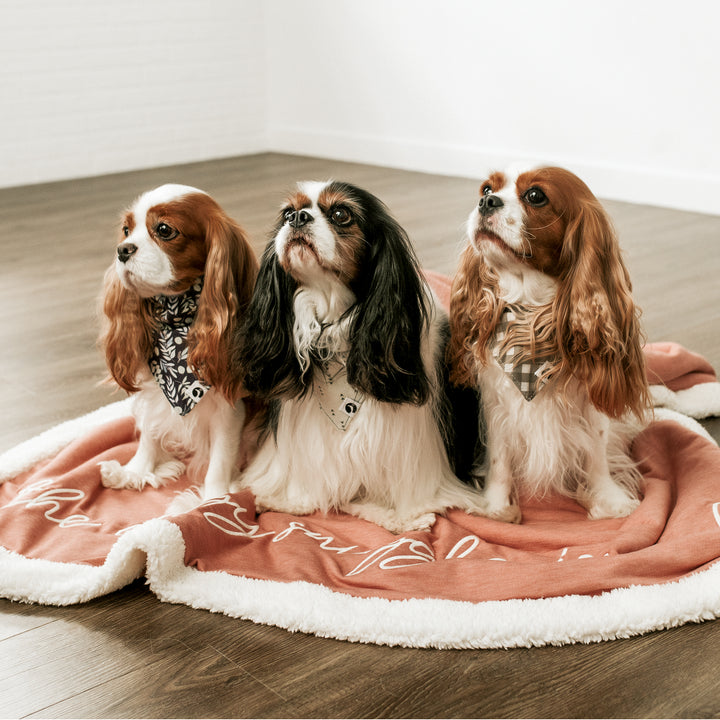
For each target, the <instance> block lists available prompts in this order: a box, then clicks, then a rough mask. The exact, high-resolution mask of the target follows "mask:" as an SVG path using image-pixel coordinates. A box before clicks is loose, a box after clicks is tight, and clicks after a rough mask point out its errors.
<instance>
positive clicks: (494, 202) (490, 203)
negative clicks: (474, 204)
mask: <svg viewBox="0 0 720 720" xmlns="http://www.w3.org/2000/svg"><path fill="white" fill-rule="evenodd" d="M503 205H505V203H504V202H503V201H502V198H501V197H498V196H497V195H483V196H482V197H481V198H480V202H479V203H478V210H479V211H480V214H481V215H492V213H494V212H495V211H496V210H497V209H498V208H501V207H502V206H503Z"/></svg>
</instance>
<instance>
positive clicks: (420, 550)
mask: <svg viewBox="0 0 720 720" xmlns="http://www.w3.org/2000/svg"><path fill="white" fill-rule="evenodd" d="M428 277H429V278H430V281H431V284H432V285H433V287H434V288H435V289H436V291H437V292H438V295H439V297H440V298H441V299H442V300H445V301H446V300H447V294H446V293H447V291H448V289H449V285H448V282H447V280H446V279H445V278H442V277H441V276H434V275H432V274H428ZM646 355H647V361H648V368H649V373H650V376H651V378H652V379H653V381H654V382H663V383H667V384H668V385H669V386H671V389H673V388H674V389H678V390H684V389H685V388H687V387H691V386H695V385H697V384H698V382H704V383H707V388H708V390H709V389H710V388H711V387H712V388H715V387H716V386H717V381H716V378H715V375H714V372H713V371H712V368H711V367H710V366H709V365H708V364H707V362H706V361H705V360H704V359H703V358H701V357H700V356H697V355H695V354H693V353H690V352H688V351H687V350H684V349H683V348H680V347H679V346H677V345H671V344H662V345H651V346H648V347H647V348H646ZM117 405H118V407H117V410H113V412H111V413H110V415H111V418H110V420H109V421H107V422H100V421H99V420H97V419H95V418H93V417H90V416H89V417H88V419H87V421H86V422H83V423H80V425H79V426H78V427H79V429H78V431H77V438H76V439H74V440H72V442H70V443H69V444H67V445H66V446H65V447H64V448H63V449H61V450H60V451H58V452H55V451H53V452H52V453H50V454H49V450H48V447H52V442H57V440H53V439H52V438H50V439H47V438H46V439H43V436H40V438H38V439H36V440H35V441H31V442H30V443H26V444H25V445H24V446H23V447H21V448H20V449H19V451H20V456H21V459H20V460H17V456H18V454H17V453H15V455H12V452H11V456H12V457H11V458H10V459H11V460H12V462H10V461H9V460H7V454H6V456H3V458H0V481H1V480H2V479H4V482H2V484H0V596H3V597H9V598H11V599H14V600H22V601H33V602H43V603H51V604H67V603H72V602H80V601H83V600H87V599H90V598H91V597H96V596H97V595H100V594H103V593H105V592H110V591H112V590H114V589H117V588H119V587H122V586H123V585H124V584H126V583H127V582H130V581H131V580H132V579H133V578H134V577H137V576H140V575H141V574H142V573H143V572H144V573H145V574H146V575H147V577H148V578H149V581H150V583H151V587H152V588H153V590H155V592H156V593H157V594H158V596H159V597H160V598H161V599H164V600H169V601H173V602H185V603H187V604H190V605H193V606H196V607H204V608H207V609H211V610H214V611H219V612H226V613H227V614H230V615H234V616H239V617H249V618H251V619H253V620H256V621H258V622H268V623H274V624H278V625H281V626H283V627H288V628H290V629H304V630H307V631H312V632H317V633H318V634H323V635H331V636H334V637H344V638H349V639H354V640H363V641H372V642H383V643H399V644H405V645H416V646H428V645H432V646H440V647H494V646H498V645H500V646H505V647H509V646H512V645H518V644H519V645H523V644H543V643H545V642H553V643H555V642H573V641H578V640H582V641H587V640H591V639H600V638H604V637H618V636H621V635H624V634H625V635H626V634H633V633H637V632H645V631H647V630H649V629H655V628H657V627H666V626H668V625H672V624H677V623H679V622H686V621H688V620H698V619H702V618H704V617H715V616H717V615H718V614H720V583H719V582H718V577H719V576H718V572H717V570H718V567H720V564H718V566H714V567H711V566H713V564H714V563H716V561H717V560H718V558H720V449H718V447H717V445H715V444H714V443H713V442H712V441H711V440H710V439H709V438H708V437H706V436H703V435H701V434H699V433H698V432H694V431H693V429H689V428H687V427H682V426H681V425H680V424H678V423H677V422H675V421H673V420H661V421H658V422H655V423H653V424H652V425H651V426H650V427H648V428H647V429H646V430H645V431H643V432H642V433H641V434H640V435H639V436H638V437H637V438H636V439H635V443H634V448H633V452H634V454H635V456H636V458H637V459H638V460H639V461H640V463H641V469H642V472H643V475H644V477H645V482H646V485H645V490H644V499H643V501H642V503H641V505H640V507H639V508H638V509H637V510H636V512H634V513H633V514H632V515H631V516H630V517H628V518H625V519H619V520H595V521H591V520H588V519H587V516H586V514H585V512H584V511H583V509H582V508H581V507H579V506H578V505H576V504H575V503H573V502H572V501H570V500H567V499H564V498H559V497H551V498H547V499H545V500H544V501H538V500H535V499H531V498H521V505H522V509H523V522H522V524H521V525H519V526H515V525H508V524H504V523H500V522H496V521H493V520H488V519H486V518H479V517H473V516H470V515H467V514H466V513H464V512H461V511H457V510H453V511H450V512H449V513H448V514H447V517H439V518H438V520H437V522H436V523H435V526H434V527H433V528H432V530H431V531H430V532H411V533H405V534H403V535H400V536H395V535H393V534H391V533H389V532H387V531H386V530H384V529H383V528H380V527H378V526H375V525H373V524H371V523H369V522H366V521H363V520H360V519H357V518H354V517H350V516H346V515H340V514H330V515H324V514H320V513H316V514H314V515H310V516H304V517H293V516H289V515H285V514H282V513H274V512H268V513H264V514H262V515H260V516H258V515H256V513H255V509H254V504H253V498H252V495H251V494H250V493H249V492H241V493H238V494H235V495H229V496H226V497H225V498H222V499H218V500H216V501H211V502H208V503H205V504H204V505H202V506H200V507H199V508H196V509H195V510H193V511H191V512H188V513H186V514H183V515H179V516H175V517H163V514H164V512H165V509H166V508H167V506H168V505H169V503H170V502H171V501H172V499H173V498H174V497H175V494H176V493H177V492H178V491H182V490H184V489H186V488H187V487H188V485H189V483H188V481H186V480H185V479H184V478H183V479H181V480H180V481H178V482H177V483H175V484H173V485H171V486H169V487H165V488H161V489H159V490H153V489H151V488H147V489H145V490H143V491H142V492H136V491H132V490H122V491H117V490H107V489H105V488H103V487H102V486H101V485H100V476H99V470H98V462H100V461H101V460H104V459H109V458H115V459H118V460H120V461H121V462H125V461H127V460H128V459H129V458H130V457H131V455H132V454H133V452H134V449H135V447H136V438H135V431H134V423H133V421H132V419H131V417H129V416H128V411H127V405H126V404H124V403H121V404H117ZM41 458H42V459H41ZM3 460H6V465H5V466H3ZM8 463H9V465H12V464H13V463H15V465H16V466H17V467H18V468H19V471H18V472H15V471H13V470H12V468H10V469H8ZM709 568H710V570H708V569H709ZM703 571H705V572H703ZM696 576H697V577H699V578H700V580H697V579H694V580H692V582H700V583H701V584H702V588H701V590H693V591H690V590H689V589H687V588H686V586H685V585H683V583H686V582H689V580H688V579H689V578H695V577H696ZM263 581H264V582H263ZM678 583H679V584H678ZM706 585H707V587H706ZM643 586H647V588H649V589H648V590H646V591H644V592H651V590H650V589H651V588H652V589H653V590H652V592H653V593H655V591H656V590H659V589H660V588H661V587H662V588H663V589H662V592H663V593H665V592H670V589H672V591H673V592H675V588H680V590H677V593H678V595H679V597H681V598H682V597H683V596H684V595H687V597H688V602H690V601H692V603H695V604H694V605H693V607H692V609H690V608H687V607H685V606H684V605H683V602H676V601H675V600H673V603H674V606H675V609H674V610H672V611H670V610H668V609H667V608H666V607H665V605H667V603H666V602H665V601H663V602H662V603H660V602H659V601H658V618H652V619H651V620H650V621H647V622H646V620H645V619H638V621H637V623H636V624H634V625H632V626H631V627H628V626H627V625H626V624H623V623H624V622H625V620H623V621H622V622H620V621H619V619H618V616H617V613H616V612H613V611H612V610H607V608H612V607H615V606H616V605H617V604H618V603H620V605H622V602H623V598H626V599H627V598H628V597H630V596H629V595H623V593H627V592H631V591H632V592H635V593H636V592H640V591H639V590H637V588H641V587H643ZM683 588H685V589H684V590H683ZM708 588H709V589H708ZM616 589H623V590H622V591H621V592H620V594H618V590H616ZM613 590H615V593H612V592H609V591H613ZM298 593H300V595H298ZM698 593H705V595H702V597H703V600H702V603H701V604H700V605H697V606H696V604H697V602H698V600H697V597H698ZM706 595H707V597H706ZM691 596H692V600H691ZM298 597H300V599H298ZM673 597H674V596H673ZM303 598H304V599H303ZM549 598H552V599H555V600H556V601H558V602H559V601H563V602H565V601H567V602H569V601H572V603H571V605H565V606H562V607H560V606H558V605H557V602H555V603H554V604H550V605H548V604H547V602H548V601H547V600H543V601H540V600H539V599H549ZM612 598H615V600H612ZM656 598H657V596H656V594H653V595H652V596H651V597H650V600H648V599H647V598H646V599H645V600H643V601H642V602H645V603H650V606H652V603H653V602H655V601H656ZM378 599H380V600H382V601H383V602H385V601H390V602H389V604H386V605H383V606H382V607H383V608H385V609H383V610H382V612H381V611H380V610H379V609H378V607H379V606H378V605H377V602H379V601H380V600H378ZM533 599H538V600H537V602H538V603H540V604H536V605H530V606H528V605H524V606H523V607H524V608H525V610H526V611H528V612H529V610H530V608H532V613H530V614H529V615H528V618H530V617H532V618H533V620H532V624H531V625H528V626H527V627H526V626H523V625H522V624H521V626H516V625H515V623H517V622H518V616H517V613H516V612H515V610H513V612H512V613H510V612H509V608H510V607H511V606H510V605H506V603H508V602H510V603H512V602H517V601H519V600H525V601H531V600H533ZM351 601H352V602H351ZM397 601H401V602H397ZM414 601H418V602H414ZM495 601H502V602H501V603H499V604H498V603H497V602H495ZM591 601H593V602H597V603H601V604H602V608H605V609H603V610H602V611H600V610H598V608H599V607H601V606H600V605H598V606H597V607H595V606H594V607H595V611H594V610H592V608H591V609H589V610H588V611H587V612H585V611H584V610H583V611H582V612H580V611H578V618H577V619H573V617H574V616H573V612H574V611H573V608H575V607H576V606H577V607H580V605H578V603H588V602H591ZM437 602H440V603H441V605H437ZM324 603H325V604H324ZM348 603H350V604H349V605H348ZM418 603H419V604H418ZM428 603H429V604H428ZM573 603H574V604H573ZM663 603H664V604H663ZM291 606H292V609H291ZM512 607H513V608H514V607H515V606H514V605H513V606H512ZM583 607H585V606H584V605H583ZM321 608H324V609H322V610H321ZM388 608H389V609H388ZM541 608H544V609H542V610H539V609H541ZM553 608H554V609H553ZM646 609H647V608H646ZM490 610H492V612H491V613H490V614H489V615H488V612H489V611H490ZM505 611H508V612H507V617H505V616H504V615H503V613H504V612H505ZM538 612H539V618H535V615H536V614H537V613H538ZM593 612H594V613H595V616H593ZM622 612H623V617H625V616H627V613H628V609H627V608H625V609H623V611H622ZM378 613H381V614H382V615H383V617H386V619H387V618H388V617H390V616H392V617H393V618H394V619H393V620H392V623H390V622H389V621H388V624H387V625H386V626H383V625H382V622H381V621H380V620H379V617H380V616H379V615H378ZM553 613H554V614H553ZM468 614H469V615H468ZM365 615H367V617H366V618H365V620H362V618H363V617H365ZM466 615H467V616H468V617H469V618H470V619H469V620H467V621H463V625H462V630H459V629H458V628H457V627H456V626H455V624H454V623H455V622H459V618H460V617H465V616H466ZM551 616H552V617H554V618H555V619H554V622H556V623H557V624H558V628H556V629H555V630H553V631H552V632H551V633H550V635H549V636H547V635H546V634H543V633H544V632H545V630H543V632H542V633H541V634H540V635H539V636H536V635H535V634H534V631H533V628H536V627H537V626H538V624H540V626H542V623H548V622H550V618H551ZM600 616H602V617H606V616H607V617H609V618H610V619H609V620H608V621H607V622H605V620H599V619H598V618H600ZM350 617H352V618H353V619H352V621H351V620H350V619H349V618H350ZM503 617H505V619H502V618H503ZM358 618H360V620H359V619H358ZM361 620H362V621H361ZM528 622H529V620H528ZM618 622H619V625H618ZM348 623H350V625H351V626H352V627H350V626H348ZM353 623H355V624H353ZM357 623H360V625H362V629H360V630H358V629H357V627H356V625H357ZM363 623H364V624H363ZM403 623H404V624H403ZM503 623H505V625H506V626H507V627H505V625H503ZM588 623H589V625H588ZM593 623H596V624H595V625H593ZM597 623H599V625H597ZM603 623H605V624H603ZM643 623H645V624H643ZM575 625H578V628H575V627H574V626H575ZM400 627H404V628H405V629H404V630H402V631H400V630H399V629H398V628H400ZM372 628H375V630H373V629H372ZM378 628H380V630H378ZM502 628H504V629H502ZM501 630H502V632H501ZM495 631H496V632H498V633H500V635H499V636H498V637H495V635H493V632H495ZM397 633H400V635H397ZM503 633H505V634H503ZM460 636H461V637H460Z"/></svg>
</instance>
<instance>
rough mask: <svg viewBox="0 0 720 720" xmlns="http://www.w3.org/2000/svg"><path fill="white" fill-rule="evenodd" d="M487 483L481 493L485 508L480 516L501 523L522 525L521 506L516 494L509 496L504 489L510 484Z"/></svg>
mask: <svg viewBox="0 0 720 720" xmlns="http://www.w3.org/2000/svg"><path fill="white" fill-rule="evenodd" d="M486 483H487V484H486V487H485V488H484V489H483V490H482V492H481V495H482V498H483V500H484V505H485V506H484V508H483V509H482V511H481V513H480V514H481V515H484V516H485V517H488V518H490V519H492V520H499V521H500V522H507V523H515V524H517V523H520V522H521V521H522V513H521V512H520V506H519V505H518V504H517V501H516V500H515V498H514V494H513V493H510V494H509V495H508V492H507V490H505V489H504V487H505V486H507V485H508V484H509V483H503V484H499V483H491V482H490V481H486Z"/></svg>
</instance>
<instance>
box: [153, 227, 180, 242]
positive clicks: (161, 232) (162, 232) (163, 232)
mask: <svg viewBox="0 0 720 720" xmlns="http://www.w3.org/2000/svg"><path fill="white" fill-rule="evenodd" d="M155 232H156V233H157V236H158V237H159V238H160V239H161V240H172V239H173V238H174V237H175V236H176V235H177V230H175V228H172V227H170V226H169V225H168V224H167V223H160V224H159V225H158V226H157V227H156V228H155Z"/></svg>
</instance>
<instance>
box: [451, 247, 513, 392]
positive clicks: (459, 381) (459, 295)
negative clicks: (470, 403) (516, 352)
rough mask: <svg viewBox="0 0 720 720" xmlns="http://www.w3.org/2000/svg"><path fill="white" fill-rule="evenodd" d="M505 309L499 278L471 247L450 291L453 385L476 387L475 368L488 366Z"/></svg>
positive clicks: (464, 255)
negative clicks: (490, 347)
mask: <svg viewBox="0 0 720 720" xmlns="http://www.w3.org/2000/svg"><path fill="white" fill-rule="evenodd" d="M502 307H503V306H502V303H500V302H499V300H498V286H497V278H496V277H495V275H494V274H493V273H492V272H491V270H490V269H489V268H488V267H487V265H486V264H485V261H484V260H483V258H482V255H480V253H478V252H477V250H475V248H474V247H473V246H472V245H470V244H468V245H467V246H466V248H465V250H464V251H463V253H462V255H461V258H460V264H459V267H458V271H457V273H456V274H455V277H454V279H453V284H452V289H451V291H450V315H449V318H450V342H449V343H448V349H447V353H446V360H447V363H448V365H449V367H450V381H451V382H452V383H453V384H455V385H458V386H461V387H475V386H476V385H477V371H476V367H477V366H478V365H483V364H485V362H486V355H485V346H486V344H487V342H488V340H489V338H490V335H491V334H492V332H493V330H494V329H495V326H496V325H497V323H498V321H499V318H500V313H501V311H502Z"/></svg>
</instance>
